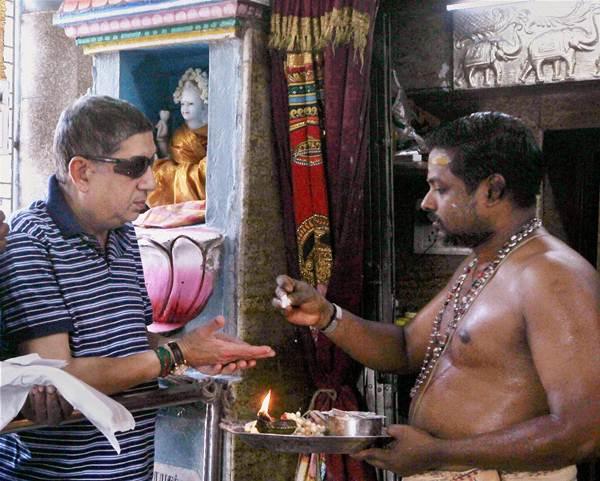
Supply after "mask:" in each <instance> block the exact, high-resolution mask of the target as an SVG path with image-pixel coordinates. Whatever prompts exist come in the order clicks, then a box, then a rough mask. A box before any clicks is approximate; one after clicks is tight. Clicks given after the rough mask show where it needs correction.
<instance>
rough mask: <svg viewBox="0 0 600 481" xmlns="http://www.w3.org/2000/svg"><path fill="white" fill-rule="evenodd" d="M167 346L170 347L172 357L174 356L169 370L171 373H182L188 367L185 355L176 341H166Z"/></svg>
mask: <svg viewBox="0 0 600 481" xmlns="http://www.w3.org/2000/svg"><path fill="white" fill-rule="evenodd" d="M167 346H169V348H170V349H171V352H172V353H173V357H174V358H175V362H174V364H175V365H174V366H173V369H172V370H171V372H172V373H173V374H183V372H185V370H186V369H187V368H188V364H187V361H186V360H185V356H184V355H183V351H182V350H181V348H180V347H179V344H177V342H176V341H169V342H167Z"/></svg>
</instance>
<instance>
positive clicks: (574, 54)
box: [453, 0, 600, 89]
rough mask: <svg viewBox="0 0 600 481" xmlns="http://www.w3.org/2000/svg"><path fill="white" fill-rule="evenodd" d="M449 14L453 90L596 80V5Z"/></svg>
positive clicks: (599, 51)
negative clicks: (451, 26)
mask: <svg viewBox="0 0 600 481" xmlns="http://www.w3.org/2000/svg"><path fill="white" fill-rule="evenodd" d="M453 15H454V16H453V22H454V27H453V30H454V32H453V40H454V88H456V89H479V88H490V87H506V86H511V85H533V84H544V83H553V82H564V81H576V80H591V79H597V78H600V42H599V41H598V40H599V36H598V29H599V22H600V1H592V2H586V1H582V0H580V1H577V2H528V3H517V4H512V5H506V6H497V7H493V8H491V7H486V8H474V9H468V10H459V11H455V12H454V13H453Z"/></svg>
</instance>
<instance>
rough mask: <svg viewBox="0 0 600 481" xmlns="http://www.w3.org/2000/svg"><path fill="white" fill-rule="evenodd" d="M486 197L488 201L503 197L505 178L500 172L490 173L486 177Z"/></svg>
mask: <svg viewBox="0 0 600 481" xmlns="http://www.w3.org/2000/svg"><path fill="white" fill-rule="evenodd" d="M487 189H488V191H487V199H488V203H495V202H498V201H499V200H501V199H502V198H503V197H504V191H505V190H506V180H505V179H504V176H502V175H500V174H492V175H490V176H489V177H488V178H487Z"/></svg>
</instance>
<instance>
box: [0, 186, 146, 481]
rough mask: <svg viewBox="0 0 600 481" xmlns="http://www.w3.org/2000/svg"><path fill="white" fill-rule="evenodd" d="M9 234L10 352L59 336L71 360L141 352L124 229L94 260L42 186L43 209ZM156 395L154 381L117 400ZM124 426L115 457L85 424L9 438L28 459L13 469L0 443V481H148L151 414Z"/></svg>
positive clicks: (134, 259)
mask: <svg viewBox="0 0 600 481" xmlns="http://www.w3.org/2000/svg"><path fill="white" fill-rule="evenodd" d="M10 228H11V231H10V234H9V237H8V245H7V248H6V250H5V252H4V253H3V254H2V255H1V257H0V295H1V298H0V301H1V305H2V336H1V337H2V339H3V342H4V343H8V344H9V345H10V346H12V347H13V349H14V346H16V345H17V344H19V343H20V342H23V341H26V340H29V339H35V338H38V337H43V336H47V335H50V334H56V333H60V332H68V333H69V345H70V348H71V355H72V357H88V356H98V357H123V356H129V355H131V354H136V353H139V352H143V351H146V350H148V349H149V348H150V346H149V343H148V334H147V329H146V326H147V325H148V324H149V323H150V322H152V307H151V304H150V300H149V298H148V294H147V292H146V287H145V285H144V278H143V271H142V263H141V258H140V252H139V248H138V244H137V240H136V236H135V232H134V229H133V226H132V225H131V224H126V225H124V226H122V227H120V228H118V229H114V230H112V231H110V233H109V236H108V242H107V245H106V248H105V249H104V250H103V249H102V248H101V246H100V244H99V243H98V241H97V240H96V239H95V237H93V236H90V235H87V234H86V233H84V232H83V230H82V228H81V227H80V225H79V224H78V222H77V220H76V218H75V216H74V214H73V212H72V210H71V209H70V207H69V205H68V204H67V203H66V201H65V198H64V196H63V194H62V192H61V190H60V188H59V184H58V182H57V180H56V178H55V177H54V176H52V177H51V178H50V183H49V194H48V199H47V201H37V202H34V203H33V204H32V205H31V206H30V207H29V209H26V210H24V211H21V212H18V213H17V214H15V215H14V216H13V218H12V219H11V221H10ZM98 375H101V374H98ZM156 387H157V383H156V382H155V381H154V382H150V383H145V384H143V385H140V386H137V387H135V388H132V389H129V390H128V391H126V393H127V394H129V393H133V392H140V391H147V390H150V389H155V388H156ZM134 417H135V421H136V427H135V429H134V430H132V431H128V432H124V433H117V438H118V440H119V444H120V446H121V453H120V454H119V455H117V453H116V452H115V451H114V450H113V449H112V447H111V446H110V444H109V442H108V441H107V440H106V438H105V437H104V436H103V435H102V434H101V433H100V431H98V430H97V429H96V427H94V426H93V425H92V424H91V423H89V422H87V421H83V422H78V423H74V424H67V425H64V426H57V427H53V428H45V429H37V430H31V431H25V432H22V433H19V438H20V440H21V441H22V443H23V445H24V446H26V447H27V448H28V450H29V453H26V452H25V453H24V455H21V456H19V457H18V462H15V459H17V458H16V457H15V456H14V449H12V450H11V445H14V444H15V440H14V436H13V437H12V438H9V437H7V436H1V437H0V479H1V480H3V481H5V480H12V479H18V480H78V481H90V480H102V481H107V480H115V481H116V480H131V481H133V480H136V481H141V480H144V481H147V480H150V479H151V478H152V468H153V461H154V424H155V417H156V411H155V410H146V411H140V412H137V413H135V414H134Z"/></svg>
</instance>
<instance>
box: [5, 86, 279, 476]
mask: <svg viewBox="0 0 600 481" xmlns="http://www.w3.org/2000/svg"><path fill="white" fill-rule="evenodd" d="M152 129H153V126H152V124H151V123H150V121H149V120H148V119H147V118H146V117H145V116H144V115H143V114H142V113H141V112H140V111H139V110H137V109H136V108H135V107H133V106H132V105H130V104H129V103H127V102H124V101H121V100H118V99H113V98H110V97H103V96H87V97H83V98H81V99H79V100H77V101H76V102H75V103H74V104H73V105H71V106H70V107H68V108H67V109H66V110H65V111H64V112H63V113H62V114H61V116H60V119H59V121H58V125H57V127H56V131H55V137H54V153H55V161H56V169H55V174H54V175H53V176H52V177H51V178H50V182H49V193H48V198H47V200H45V201H38V202H35V203H33V204H32V205H31V206H30V207H29V208H28V209H27V210H24V211H22V212H20V213H17V214H16V215H15V216H14V217H13V218H12V220H11V233H10V235H9V238H10V242H9V243H8V246H7V249H6V251H5V253H4V254H3V256H2V258H1V260H0V291H1V292H2V297H1V299H0V300H1V302H2V309H3V312H4V326H3V329H4V331H5V332H6V333H7V334H8V338H10V339H13V340H14V344H15V347H16V349H17V350H18V351H19V352H20V353H22V354H26V353H30V352H37V353H39V354H40V355H41V356H42V357H45V358H54V359H64V360H66V361H67V362H68V365H67V366H66V367H65V370H66V371H68V372H69V373H71V374H73V375H75V376H76V377H78V378H79V379H81V380H82V381H84V382H86V383H88V384H90V385H92V386H94V387H95V388H96V389H98V390H100V391H102V392H104V393H106V394H115V393H125V394H130V393H141V392H144V391H148V390H152V389H156V387H157V383H156V378H157V377H159V376H165V375H167V374H170V373H172V372H175V371H176V369H177V368H180V367H181V365H185V364H187V365H191V366H194V367H198V368H201V367H203V366H208V367H209V368H210V370H211V372H232V371H234V370H236V369H243V368H247V367H252V366H254V365H255V363H256V360H257V359H261V358H268V357H271V356H273V355H274V352H273V351H272V350H271V348H270V347H268V346H252V345H249V344H246V343H244V342H242V341H240V340H239V339H236V338H232V337H229V336H226V335H225V334H222V333H220V332H219V331H220V330H221V328H222V327H223V326H224V322H225V321H224V319H223V318H222V317H218V318H215V319H213V320H211V321H210V322H208V323H207V324H205V325H203V326H201V327H198V328H196V329H194V330H191V331H189V332H187V333H186V334H184V335H183V336H182V337H180V338H179V339H177V340H169V339H165V338H161V337H159V336H157V335H154V334H150V333H148V331H147V329H146V326H147V325H148V324H150V323H151V322H152V308H151V305H150V300H149V298H148V295H147V292H146V288H145V285H144V279H143V270H142V264H141V259H140V252H139V248H138V245H137V240H136V237H135V232H134V230H133V227H132V225H131V221H132V220H134V219H135V218H136V217H137V216H138V215H139V214H140V212H142V211H143V210H144V209H145V201H146V197H147V195H148V193H149V192H151V191H152V190H153V189H154V186H155V184H154V178H153V175H152V169H150V168H149V167H150V165H151V164H152V162H153V159H154V157H155V145H154V141H153V136H152ZM167 341H168V342H167ZM134 417H135V420H136V427H135V429H134V430H132V431H129V432H125V433H118V434H117V437H118V440H119V443H120V446H121V453H120V454H119V455H117V454H116V453H115V452H114V451H113V450H112V448H111V446H110V444H109V443H108V442H107V441H106V439H105V438H104V436H103V435H102V434H101V433H100V432H99V431H98V430H97V429H95V428H94V426H93V425H91V424H90V423H88V422H87V421H86V422H77V423H72V424H71V423H70V424H67V425H62V426H58V427H53V428H44V429H36V430H30V431H26V432H23V433H22V434H20V435H19V436H20V438H21V440H22V441H23V442H24V444H25V445H26V446H27V448H28V449H29V451H30V459H29V460H26V461H24V462H22V463H21V464H20V465H18V466H16V467H12V468H11V469H8V468H6V465H7V463H6V462H3V461H6V460H3V453H4V451H3V446H2V438H0V479H3V480H10V479H19V480H22V479H61V480H68V479H78V480H82V479H84V480H88V479H106V480H108V479H110V480H125V479H127V480H136V481H137V480H140V481H142V480H144V481H147V480H150V479H151V478H152V468H153V454H154V423H155V418H156V411H155V410H144V411H139V412H136V413H135V414H134Z"/></svg>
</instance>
